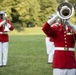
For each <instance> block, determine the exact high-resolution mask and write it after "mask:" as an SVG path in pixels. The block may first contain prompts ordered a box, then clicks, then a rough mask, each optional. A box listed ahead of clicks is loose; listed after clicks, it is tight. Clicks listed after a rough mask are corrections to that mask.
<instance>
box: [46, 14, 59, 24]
mask: <svg viewBox="0 0 76 75" xmlns="http://www.w3.org/2000/svg"><path fill="white" fill-rule="evenodd" d="M58 18H59V17H58V15H55V16H54V17H53V18H51V19H49V20H48V21H47V23H48V24H49V25H52V23H53V22H54V21H56V20H57V19H58Z"/></svg>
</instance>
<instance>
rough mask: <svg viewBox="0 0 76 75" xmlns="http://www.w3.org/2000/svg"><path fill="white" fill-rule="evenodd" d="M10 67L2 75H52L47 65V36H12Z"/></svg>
mask: <svg viewBox="0 0 76 75" xmlns="http://www.w3.org/2000/svg"><path fill="white" fill-rule="evenodd" d="M9 37H10V42H9V54H8V65H7V66H6V67H0V75H52V65H51V64H47V54H46V49H45V41H44V40H45V35H10V36H9Z"/></svg>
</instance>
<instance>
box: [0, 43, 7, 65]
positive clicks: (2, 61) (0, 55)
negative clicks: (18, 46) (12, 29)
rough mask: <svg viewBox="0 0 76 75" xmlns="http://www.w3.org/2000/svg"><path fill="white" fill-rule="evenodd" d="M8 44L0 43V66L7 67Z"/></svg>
mask: <svg viewBox="0 0 76 75" xmlns="http://www.w3.org/2000/svg"><path fill="white" fill-rule="evenodd" d="M7 58H8V42H0V66H1V65H7Z"/></svg>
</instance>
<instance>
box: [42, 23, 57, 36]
mask: <svg viewBox="0 0 76 75" xmlns="http://www.w3.org/2000/svg"><path fill="white" fill-rule="evenodd" d="M42 30H43V32H44V33H45V34H46V35H47V36H49V37H55V35H56V27H54V26H53V27H50V25H49V24H48V23H47V22H46V23H45V24H44V25H43V27H42Z"/></svg>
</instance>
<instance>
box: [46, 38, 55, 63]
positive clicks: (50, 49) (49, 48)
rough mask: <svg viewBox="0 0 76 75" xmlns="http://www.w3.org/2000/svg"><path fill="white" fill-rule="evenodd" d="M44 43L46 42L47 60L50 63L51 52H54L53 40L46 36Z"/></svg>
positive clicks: (51, 59)
mask: <svg viewBox="0 0 76 75" xmlns="http://www.w3.org/2000/svg"><path fill="white" fill-rule="evenodd" d="M45 43H46V52H47V54H48V62H50V63H52V61H53V54H54V51H55V46H54V42H51V41H50V38H49V37H46V38H45Z"/></svg>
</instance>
